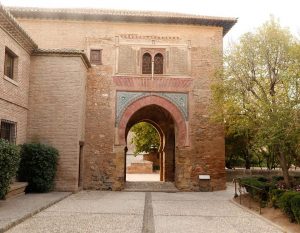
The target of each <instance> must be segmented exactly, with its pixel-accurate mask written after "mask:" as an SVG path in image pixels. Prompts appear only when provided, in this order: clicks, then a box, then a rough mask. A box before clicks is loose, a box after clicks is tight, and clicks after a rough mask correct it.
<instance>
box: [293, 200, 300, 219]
mask: <svg viewBox="0 0 300 233" xmlns="http://www.w3.org/2000/svg"><path fill="white" fill-rule="evenodd" d="M291 208H292V212H293V215H294V217H295V219H296V221H297V223H298V224H300V195H296V196H294V197H293V198H292V200H291Z"/></svg>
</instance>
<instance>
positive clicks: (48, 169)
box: [18, 143, 58, 192]
mask: <svg viewBox="0 0 300 233" xmlns="http://www.w3.org/2000/svg"><path fill="white" fill-rule="evenodd" d="M57 160H58V151H57V150H56V149H55V148H53V147H51V146H47V145H43V144H40V143H31V144H24V145H22V148H21V163H20V169H19V173H18V177H19V179H20V180H21V181H27V182H28V187H27V189H26V191H28V192H48V191H50V190H51V189H52V188H53V186H54V177H55V173H56V169H57Z"/></svg>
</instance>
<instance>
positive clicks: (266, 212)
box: [234, 195, 300, 233]
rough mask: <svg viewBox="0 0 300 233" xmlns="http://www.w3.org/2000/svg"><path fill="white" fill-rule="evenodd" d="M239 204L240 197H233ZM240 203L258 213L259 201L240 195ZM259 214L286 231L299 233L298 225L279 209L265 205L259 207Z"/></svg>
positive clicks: (299, 227)
mask: <svg viewBox="0 0 300 233" xmlns="http://www.w3.org/2000/svg"><path fill="white" fill-rule="evenodd" d="M234 201H236V202H237V203H239V204H240V197H237V198H235V199H234ZM241 204H242V205H243V206H245V207H247V208H248V209H250V210H251V211H253V212H255V213H257V214H259V203H257V202H255V201H254V200H253V199H252V198H250V197H249V196H248V195H242V202H241ZM261 216H262V217H264V218H266V219H268V220H270V221H272V222H273V223H275V224H277V225H279V226H280V227H281V228H283V229H284V230H286V231H287V232H293V233H300V225H299V224H296V223H291V222H290V221H289V219H288V217H287V216H286V215H284V214H283V213H282V212H281V210H280V209H274V208H271V207H265V208H262V209H261Z"/></svg>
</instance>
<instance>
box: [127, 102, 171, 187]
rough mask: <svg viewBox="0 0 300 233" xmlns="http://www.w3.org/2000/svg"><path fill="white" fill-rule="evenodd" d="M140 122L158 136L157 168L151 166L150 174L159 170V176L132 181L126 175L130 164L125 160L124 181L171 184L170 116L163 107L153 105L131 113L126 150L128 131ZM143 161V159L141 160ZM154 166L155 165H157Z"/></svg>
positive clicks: (128, 131) (128, 142)
mask: <svg viewBox="0 0 300 233" xmlns="http://www.w3.org/2000/svg"><path fill="white" fill-rule="evenodd" d="M141 122H143V123H145V122H146V123H148V124H150V125H151V126H152V127H154V128H155V130H156V131H157V133H158V134H159V140H160V142H159V147H158V148H156V149H157V154H156V156H157V157H158V162H159V166H152V174H153V173H154V174H155V169H157V168H159V175H157V176H156V177H157V178H156V180H149V179H148V180H147V178H146V177H147V176H144V177H145V179H142V177H141V176H140V179H134V178H133V177H134V176H133V175H131V174H130V173H128V167H129V166H130V165H131V164H129V161H128V160H127V159H125V167H126V169H125V173H127V174H125V175H124V176H125V181H171V182H173V181H174V176H175V123H174V120H173V118H172V116H171V114H170V113H169V112H168V111H167V110H166V109H164V108H163V107H160V106H158V105H155V104H152V105H148V106H146V107H143V108H140V109H139V110H137V111H136V112H135V113H133V114H132V116H131V117H130V119H129V121H128V123H127V125H126V128H125V138H126V139H127V140H126V145H127V148H130V140H131V136H130V130H131V129H132V127H134V126H135V125H137V124H138V123H141ZM128 152H130V150H128V151H127V153H125V156H126V158H127V156H128V155H129V153H128ZM131 158H132V157H131ZM140 158H141V157H140ZM126 160H127V161H126ZM143 160H145V159H144V158H143ZM154 165H157V163H156V164H154ZM136 177H137V176H136Z"/></svg>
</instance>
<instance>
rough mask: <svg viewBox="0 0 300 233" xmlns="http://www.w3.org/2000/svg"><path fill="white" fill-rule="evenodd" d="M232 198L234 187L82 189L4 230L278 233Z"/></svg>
mask: <svg viewBox="0 0 300 233" xmlns="http://www.w3.org/2000/svg"><path fill="white" fill-rule="evenodd" d="M232 196H233V190H232V187H230V188H229V189H228V190H227V191H220V192H213V193H192V192H189V193H183V192H178V193H162V192H156V193H155V192H152V193H150V192H148V193H144V192H102V191H82V192H80V193H77V194H74V195H72V196H70V197H68V198H66V199H64V200H63V201H61V202H59V203H57V204H55V205H53V206H52V207H50V208H48V209H46V210H44V211H42V212H41V213H39V214H37V215H35V216H33V217H32V218H30V219H28V220H26V221H25V222H23V223H21V224H19V225H18V226H16V227H14V228H12V229H11V230H9V231H8V232H9V233H26V232H30V233H37V232H39V233H40V232H50V233H51V232H64V233H68V232H70V233H71V232H72V233H75V232H101V233H106V232H107V233H118V232H120V233H126V232H128V233H135V232H139V233H146V232H147V233H154V232H155V233H163V232H164V233H183V232H189V233H193V232H197V233H200V232H214V233H221V232H226V233H231V232H232V233H237V232H243V233H248V232H253V233H261V232H263V233H268V232H270V233H271V232H272V233H277V232H282V231H280V230H279V229H278V228H276V227H275V226H273V225H271V224H270V223H268V222H267V221H264V220H263V219H262V218H261V217H259V216H257V215H254V214H251V213H250V212H248V211H246V210H244V209H242V208H241V207H239V206H237V205H236V204H234V203H232V202H231V201H230V199H232Z"/></svg>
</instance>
